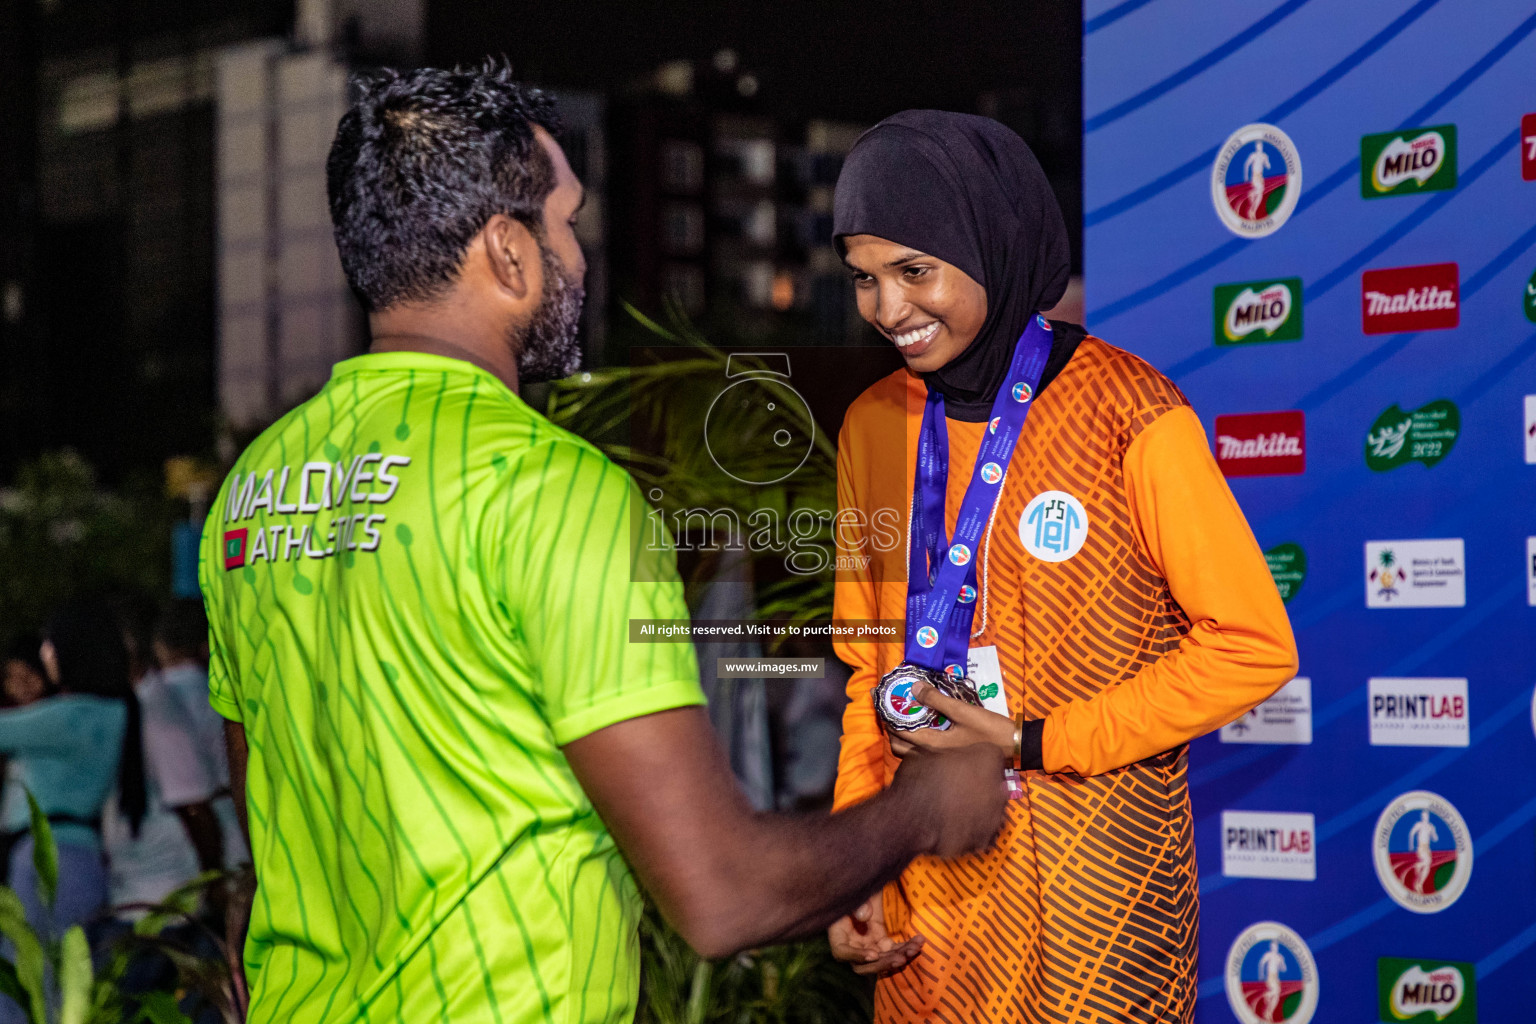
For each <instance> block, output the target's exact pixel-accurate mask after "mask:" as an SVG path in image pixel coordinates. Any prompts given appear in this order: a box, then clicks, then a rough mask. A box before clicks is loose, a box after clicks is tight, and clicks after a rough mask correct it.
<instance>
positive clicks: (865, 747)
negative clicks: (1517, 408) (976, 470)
mask: <svg viewBox="0 0 1536 1024" xmlns="http://www.w3.org/2000/svg"><path fill="white" fill-rule="evenodd" d="M926 394H927V392H926V388H925V386H924V385H923V383H922V382H921V381H920V380H919V379H918V378H916V377H914V376H912V375H910V374H908V373H907V372H906V371H904V370H902V371H898V372H896V373H894V374H892V375H891V376H889V377H886V378H884V379H883V380H881V381H879V382H878V383H876V384H875V385H874V386H873V387H871V388H870V389H869V390H868V391H866V392H865V393H864V394H863V395H861V396H860V397H859V398H858V399H857V400H856V401H855V402H854V404H853V405H852V406H851V407H850V408H849V411H848V415H847V418H846V420H845V421H844V424H843V429H842V434H841V437H840V440H839V449H838V481H837V483H838V504H839V507H840V519H839V522H840V524H841V525H840V527H839V529H838V530H837V543H838V554H839V556H841V560H840V562H839V565H840V566H841V567H843V571H840V573H839V576H838V582H837V588H836V596H835V612H834V614H835V617H836V618H837V619H840V620H843V619H894V620H901V619H903V618H904V617H905V601H906V546H905V536H906V528H907V519H908V514H909V508H910V504H909V503H910V500H911V494H912V486H913V467H914V465H915V463H916V456H917V436H918V430H919V426H920V423H921V416H922V410H923V402H924V399H925V397H926ZM948 425H949V448H950V464H949V467H950V468H949V482H948V496H947V502H946V512H947V516H946V519H947V528H948V529H949V530H950V531H951V532H952V531H953V530H954V526H955V518H956V516H957V515H958V512H959V508H960V503H961V499H962V498H963V496H964V492H965V488H966V485H967V484H968V483H969V482H970V476H971V472H972V467H973V466H974V463H975V456H976V450H977V447H978V446H979V444H980V441H981V432H982V430H983V429H984V428H985V424H982V423H963V422H959V421H955V420H950V421H949V424H948ZM1052 490H1055V491H1065V492H1067V493H1068V494H1071V495H1073V496H1075V497H1076V498H1077V499H1078V500H1079V501H1081V502H1082V504H1083V506H1084V508H1085V510H1086V512H1087V517H1088V521H1089V534H1088V538H1087V540H1086V543H1085V544H1084V546H1083V548H1082V550H1081V551H1079V552H1078V553H1077V554H1076V555H1075V556H1073V557H1072V558H1070V559H1067V560H1066V561H1064V562H1059V563H1051V562H1046V561H1042V560H1040V559H1037V558H1035V557H1033V556H1032V555H1030V554H1029V552H1028V551H1027V550H1026V549H1025V548H1024V546H1023V543H1022V542H1021V540H1020V529H1019V520H1020V517H1021V514H1022V513H1023V510H1024V507H1025V505H1026V504H1027V503H1028V502H1029V500H1030V499H1031V498H1032V497H1034V496H1035V495H1037V494H1040V493H1041V492H1043V491H1052ZM848 510H857V512H855V513H853V514H852V515H850V514H849V512H848ZM893 523H894V524H895V525H894V527H893V526H892V524H893ZM850 566H851V567H853V568H851V569H849V568H848V567H850ZM860 566H862V567H860ZM977 571H978V578H979V582H982V577H983V576H984V584H985V585H984V587H983V588H982V589H983V590H984V594H983V596H982V598H980V599H979V601H978V604H979V605H980V607H978V609H977V615H976V624H975V626H974V627H973V628H977V629H980V628H983V626H984V629H983V632H982V635H981V636H980V637H978V638H976V639H973V640H972V641H971V643H972V645H973V646H981V645H988V644H995V645H996V646H997V649H998V656H999V662H1000V664H1001V667H1002V672H1003V680H1004V686H1005V692H1006V693H1007V697H1008V705H1009V708H1010V710H1011V712H1012V713H1014V714H1017V713H1018V711H1019V710H1020V709H1022V710H1023V711H1024V712H1025V713H1026V715H1027V716H1028V717H1030V718H1043V719H1045V727H1044V737H1043V755H1044V758H1043V760H1044V771H1030V772H1025V773H1022V782H1023V789H1024V794H1023V798H1022V799H1018V800H1011V801H1009V805H1008V813H1007V821H1006V823H1005V825H1004V826H1003V830H1002V834H1001V835H1000V836H999V837H998V839H997V842H996V843H995V844H994V845H993V847H992V848H991V849H990V850H988V851H986V852H983V853H979V854H974V855H970V856H967V857H962V858H960V859H958V860H953V861H941V860H937V859H934V858H921V859H919V860H917V861H914V862H913V863H912V865H911V866H910V867H909V868H908V869H907V870H906V872H905V873H904V874H902V876H901V877H900V879H899V880H897V881H896V882H893V883H892V884H891V885H889V886H887V888H886V890H885V894H884V907H885V919H886V926H887V928H888V930H889V931H890V933H891V935H892V937H893V938H895V939H896V940H897V941H902V940H903V939H905V938H908V937H910V936H911V935H913V934H921V935H924V936H926V937H927V945H926V946H925V948H924V949H923V952H922V954H921V955H920V956H919V957H918V959H917V960H916V961H914V962H913V963H912V964H911V965H910V966H908V967H907V968H906V969H905V970H903V971H900V972H898V973H897V974H895V975H893V976H891V977H888V978H882V979H881V980H880V982H879V984H878V986H877V988H876V996H875V1019H876V1021H879V1022H917V1021H942V1022H946V1024H961V1022H976V1024H999V1022H1007V1021H1022V1022H1029V1024H1036V1022H1042V1024H1043V1022H1050V1024H1058V1022H1059V1024H1066V1022H1073V1024H1077V1022H1083V1024H1087V1022H1093V1024H1103V1022H1116V1024H1118V1022H1122V1021H1124V1022H1137V1024H1142V1022H1146V1024H1151V1022H1154V1021H1156V1022H1172V1021H1189V1020H1190V1019H1191V1018H1192V1016H1193V1013H1194V1002H1195V989H1196V979H1195V952H1196V940H1197V930H1198V889H1197V885H1196V874H1195V851H1194V837H1193V833H1192V829H1191V817H1190V807H1189V794H1188V786H1187V781H1186V771H1187V763H1188V748H1187V746H1186V744H1187V743H1188V742H1189V741H1190V740H1191V739H1193V738H1194V737H1196V736H1200V735H1202V734H1204V733H1207V732H1210V731H1211V730H1213V729H1216V728H1218V727H1220V726H1221V725H1224V724H1226V723H1227V722H1229V721H1232V720H1233V719H1235V718H1237V717H1238V716H1239V715H1240V714H1242V713H1244V712H1246V711H1247V710H1248V709H1250V708H1252V707H1253V706H1254V705H1256V704H1258V703H1260V702H1261V701H1263V700H1264V699H1265V698H1267V697H1268V696H1269V695H1270V694H1271V693H1273V692H1274V691H1275V690H1276V689H1278V688H1279V687H1280V686H1282V685H1283V684H1284V683H1285V682H1287V681H1288V680H1289V679H1290V678H1291V677H1292V676H1293V675H1294V674H1295V671H1296V648H1295V641H1294V639H1293V638H1292V636H1291V629H1290V624H1289V622H1288V620H1287V618H1286V614H1285V609H1284V606H1283V605H1282V604H1281V601H1280V597H1279V595H1278V593H1277V592H1276V589H1275V586H1274V583H1273V582H1272V580H1271V577H1270V574H1269V570H1268V567H1267V565H1266V564H1265V561H1264V556H1263V554H1262V553H1261V552H1260V551H1259V548H1258V545H1257V544H1256V543H1255V541H1254V538H1253V534H1252V532H1251V531H1250V530H1249V527H1248V523H1247V521H1246V520H1245V519H1244V518H1243V514H1242V512H1241V510H1239V508H1238V507H1237V503H1236V501H1235V500H1234V499H1233V497H1232V494H1231V491H1230V490H1228V488H1227V485H1226V481H1225V480H1224V479H1223V478H1222V475H1221V472H1220V470H1219V469H1218V468H1217V466H1216V463H1215V460H1214V459H1213V458H1212V457H1211V454H1210V450H1209V449H1208V447H1207V445H1206V438H1205V432H1204V430H1203V429H1202V428H1201V425H1200V421H1199V419H1198V418H1197V417H1196V416H1195V414H1194V412H1193V411H1192V410H1191V409H1190V408H1189V404H1188V402H1187V400H1186V399H1185V398H1184V396H1183V395H1182V394H1181V393H1180V392H1179V390H1178V388H1177V387H1175V386H1174V385H1173V384H1172V383H1171V382H1170V381H1168V380H1167V379H1166V378H1165V377H1163V376H1162V375H1161V374H1159V373H1158V372H1157V371H1155V370H1153V369H1152V368H1151V367H1150V366H1148V365H1147V364H1146V363H1144V362H1143V361H1142V360H1140V359H1138V358H1137V357H1135V356H1133V355H1130V354H1129V353H1127V352H1124V351H1122V350H1120V349H1117V348H1114V347H1112V346H1110V345H1107V344H1105V343H1104V342H1103V341H1101V340H1099V339H1097V338H1093V337H1089V338H1087V339H1085V340H1084V341H1083V342H1082V344H1081V345H1080V346H1079V347H1078V350H1077V352H1076V353H1075V354H1074V355H1073V357H1072V359H1071V360H1070V361H1069V362H1068V363H1067V366H1066V368H1065V369H1064V370H1063V371H1062V372H1061V374H1060V376H1058V377H1057V378H1056V379H1055V380H1054V381H1052V382H1051V383H1050V386H1049V387H1048V388H1046V390H1045V392H1044V393H1043V394H1042V395H1041V396H1040V398H1039V399H1038V400H1037V403H1036V408H1034V409H1033V410H1032V411H1031V412H1030V414H1029V418H1028V420H1027V422H1026V423H1025V427H1024V433H1023V436H1022V437H1021V438H1020V441H1019V445H1018V448H1017V449H1016V450H1015V453H1014V457H1013V462H1012V465H1011V466H1010V468H1009V470H1008V476H1007V479H1006V481H1005V482H1004V486H1003V491H1002V494H1001V496H1000V498H999V507H998V510H997V514H996V518H995V519H994V521H993V525H992V528H991V532H990V536H989V539H987V540H985V541H984V543H983V551H982V558H981V560H980V563H979V565H978V570H977ZM982 602H984V603H982ZM837 650H838V655H839V656H840V657H841V658H842V659H843V660H844V661H846V662H847V663H848V664H849V665H850V666H851V667H852V669H853V675H852V678H851V679H850V680H849V683H848V707H847V710H846V711H845V712H844V715H843V740H842V751H841V756H840V758H839V763H838V779H837V791H836V807H837V808H839V809H840V808H843V807H847V806H849V805H850V804H855V803H858V802H859V801H861V800H865V799H867V798H869V797H870V796H872V795H874V794H875V793H877V792H879V790H880V789H882V788H883V787H884V786H886V785H888V784H889V782H890V780H891V777H892V774H893V772H894V771H895V768H896V763H897V762H896V760H895V758H894V757H893V756H892V755H891V752H890V746H889V744H888V743H887V741H886V738H885V734H884V733H883V732H882V731H881V729H880V726H879V723H878V721H877V719H876V717H875V712H874V707H873V705H872V703H871V701H870V689H871V688H872V687H873V686H874V685H875V684H876V682H877V681H878V680H879V678H880V676H881V675H882V674H884V673H885V672H887V671H889V670H890V669H892V668H894V667H895V666H896V665H897V664H899V663H900V662H901V660H902V649H901V644H899V643H839V644H838V646H837Z"/></svg>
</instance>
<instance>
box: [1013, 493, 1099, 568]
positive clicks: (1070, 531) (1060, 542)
mask: <svg viewBox="0 0 1536 1024" xmlns="http://www.w3.org/2000/svg"><path fill="white" fill-rule="evenodd" d="M1087 539H1088V513H1087V511H1086V510H1084V508H1083V503H1082V502H1080V501H1078V500H1077V499H1076V498H1074V497H1072V495H1070V494H1068V493H1067V492H1066V491H1044V492H1042V493H1040V494H1037V495H1035V496H1034V497H1033V498H1031V499H1030V502H1029V504H1028V505H1025V506H1024V513H1023V514H1022V515H1021V516H1019V540H1021V541H1023V542H1024V550H1025V551H1028V552H1029V553H1030V554H1032V555H1034V556H1035V557H1036V558H1038V559H1040V560H1041V561H1043V562H1065V561H1066V560H1067V559H1069V558H1071V557H1072V556H1073V555H1075V554H1077V553H1078V552H1079V551H1081V550H1083V542H1084V541H1086V540H1087Z"/></svg>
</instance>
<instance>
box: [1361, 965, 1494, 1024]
mask: <svg viewBox="0 0 1536 1024" xmlns="http://www.w3.org/2000/svg"><path fill="white" fill-rule="evenodd" d="M1376 986H1377V992H1378V994H1379V1000H1378V1010H1379V1011H1380V1012H1379V1016H1380V1017H1381V1019H1382V1020H1386V1021H1420V1022H1422V1024H1435V1022H1440V1021H1443V1022H1445V1024H1477V968H1476V966H1475V965H1473V964H1467V963H1457V962H1455V961H1450V960H1409V959H1405V958H1403V957H1395V956H1384V957H1382V958H1380V959H1379V960H1377V961H1376Z"/></svg>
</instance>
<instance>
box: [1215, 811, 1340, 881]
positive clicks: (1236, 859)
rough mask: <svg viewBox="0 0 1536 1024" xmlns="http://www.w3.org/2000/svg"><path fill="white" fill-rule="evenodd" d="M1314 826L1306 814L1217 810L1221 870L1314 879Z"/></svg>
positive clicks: (1232, 874) (1247, 875) (1233, 875)
mask: <svg viewBox="0 0 1536 1024" xmlns="http://www.w3.org/2000/svg"><path fill="white" fill-rule="evenodd" d="M1316 836H1317V830H1316V827H1315V825H1314V822H1313V818H1312V815H1310V814H1284V813H1278V812H1269V811H1222V812H1221V873H1222V874H1223V875H1225V876H1226V877H1228V878H1278V879H1282V880H1285V881H1291V882H1313V881H1316V880H1317V838H1316Z"/></svg>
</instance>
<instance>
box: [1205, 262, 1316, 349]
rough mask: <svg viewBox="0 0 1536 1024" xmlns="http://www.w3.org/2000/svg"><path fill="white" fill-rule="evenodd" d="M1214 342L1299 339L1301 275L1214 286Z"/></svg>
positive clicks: (1230, 342) (1245, 342) (1234, 343)
mask: <svg viewBox="0 0 1536 1024" xmlns="http://www.w3.org/2000/svg"><path fill="white" fill-rule="evenodd" d="M1215 306H1216V344H1218V345H1243V344H1250V343H1252V342H1257V341H1299V340H1300V339H1301V278H1299V277H1282V278H1272V279H1270V280H1268V281H1243V282H1241V283H1239V284H1219V285H1217V286H1216V295H1215Z"/></svg>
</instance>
